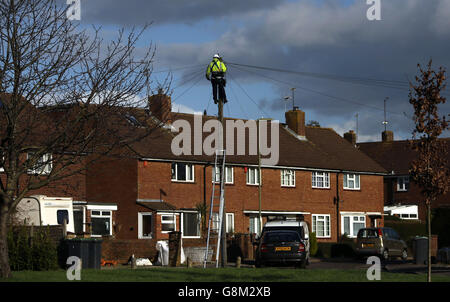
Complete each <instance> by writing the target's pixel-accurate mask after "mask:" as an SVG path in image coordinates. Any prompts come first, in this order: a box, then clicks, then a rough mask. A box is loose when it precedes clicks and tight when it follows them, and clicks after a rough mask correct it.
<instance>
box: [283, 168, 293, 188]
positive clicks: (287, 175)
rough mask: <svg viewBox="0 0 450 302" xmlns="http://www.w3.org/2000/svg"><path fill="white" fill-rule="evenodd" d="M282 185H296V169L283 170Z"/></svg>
mask: <svg viewBox="0 0 450 302" xmlns="http://www.w3.org/2000/svg"><path fill="white" fill-rule="evenodd" d="M281 186H282V187H295V170H281Z"/></svg>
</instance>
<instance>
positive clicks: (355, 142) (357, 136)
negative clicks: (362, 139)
mask: <svg viewBox="0 0 450 302" xmlns="http://www.w3.org/2000/svg"><path fill="white" fill-rule="evenodd" d="M355 116H356V140H358V113H357V114H356V115H355ZM355 143H356V142H355Z"/></svg>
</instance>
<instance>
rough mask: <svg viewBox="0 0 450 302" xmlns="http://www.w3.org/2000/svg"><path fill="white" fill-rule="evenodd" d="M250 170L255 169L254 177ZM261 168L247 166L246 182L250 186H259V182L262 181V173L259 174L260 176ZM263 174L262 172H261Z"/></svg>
mask: <svg viewBox="0 0 450 302" xmlns="http://www.w3.org/2000/svg"><path fill="white" fill-rule="evenodd" d="M250 171H253V172H252V173H253V177H252V178H253V179H250ZM258 172H259V169H258V168H252V167H248V168H247V173H246V174H247V175H246V183H247V185H249V186H259V183H260V181H261V175H259V177H258V174H259V173H258ZM261 174H262V173H261Z"/></svg>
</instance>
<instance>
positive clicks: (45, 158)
mask: <svg viewBox="0 0 450 302" xmlns="http://www.w3.org/2000/svg"><path fill="white" fill-rule="evenodd" d="M31 154H33V152H29V153H27V160H28V159H29V158H30V156H31ZM41 159H42V162H43V163H45V164H43V165H42V166H41V167H36V166H35V167H32V168H30V169H28V174H37V175H48V174H50V173H51V172H52V169H53V162H52V160H53V156H52V154H51V153H45V154H43V155H42V157H41Z"/></svg>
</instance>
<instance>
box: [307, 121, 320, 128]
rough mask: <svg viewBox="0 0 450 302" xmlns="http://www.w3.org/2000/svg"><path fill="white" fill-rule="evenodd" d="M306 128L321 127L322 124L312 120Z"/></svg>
mask: <svg viewBox="0 0 450 302" xmlns="http://www.w3.org/2000/svg"><path fill="white" fill-rule="evenodd" d="M306 126H309V127H320V123H319V122H318V121H314V120H310V121H308V123H307V124H306Z"/></svg>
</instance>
